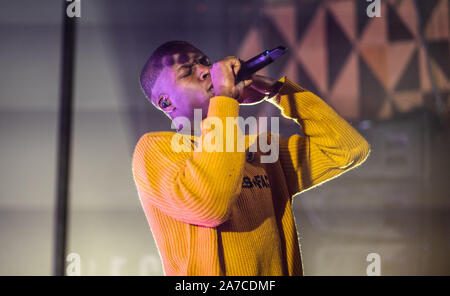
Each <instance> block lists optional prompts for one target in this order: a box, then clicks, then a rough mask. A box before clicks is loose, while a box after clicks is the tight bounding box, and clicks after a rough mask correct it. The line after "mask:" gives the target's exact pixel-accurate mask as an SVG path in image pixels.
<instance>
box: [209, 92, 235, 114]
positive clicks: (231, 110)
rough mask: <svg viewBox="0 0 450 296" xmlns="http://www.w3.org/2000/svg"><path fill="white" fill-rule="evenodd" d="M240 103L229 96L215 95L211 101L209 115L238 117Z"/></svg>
mask: <svg viewBox="0 0 450 296" xmlns="http://www.w3.org/2000/svg"><path fill="white" fill-rule="evenodd" d="M238 116H239V103H238V101H237V100H235V99H233V98H229V97H222V96H218V97H214V98H212V99H211V100H210V101H209V108H208V117H221V118H224V117H233V118H234V117H238Z"/></svg>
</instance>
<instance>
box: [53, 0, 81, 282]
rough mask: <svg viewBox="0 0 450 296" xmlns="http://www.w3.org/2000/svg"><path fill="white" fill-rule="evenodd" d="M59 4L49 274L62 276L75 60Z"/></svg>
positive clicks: (70, 22)
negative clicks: (59, 51)
mask: <svg viewBox="0 0 450 296" xmlns="http://www.w3.org/2000/svg"><path fill="white" fill-rule="evenodd" d="M68 3H69V4H70V2H66V1H65V0H64V1H63V5H62V6H63V19H64V21H63V30H62V31H63V32H62V59H61V77H60V98H59V120H58V156H57V157H58V159H57V166H58V167H57V177H56V178H57V199H56V206H55V220H54V223H55V226H54V227H55V229H54V230H55V232H54V235H55V236H54V262H53V275H57V276H63V275H64V269H65V257H66V242H67V211H68V193H69V172H70V145H71V134H72V105H73V104H72V100H73V80H74V79H73V77H74V64H75V61H74V58H75V23H76V17H72V18H70V17H68V16H67V14H66V7H67V4H68Z"/></svg>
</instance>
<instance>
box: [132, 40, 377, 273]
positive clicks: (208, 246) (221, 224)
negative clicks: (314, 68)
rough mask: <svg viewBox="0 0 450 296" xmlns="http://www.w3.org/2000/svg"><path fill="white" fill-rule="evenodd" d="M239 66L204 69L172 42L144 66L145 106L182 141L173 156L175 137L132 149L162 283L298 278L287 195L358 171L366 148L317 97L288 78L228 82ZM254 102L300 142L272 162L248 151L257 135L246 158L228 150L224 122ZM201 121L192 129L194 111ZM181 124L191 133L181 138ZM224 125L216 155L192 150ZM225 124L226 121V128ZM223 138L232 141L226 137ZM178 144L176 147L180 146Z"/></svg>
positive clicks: (282, 145)
mask: <svg viewBox="0 0 450 296" xmlns="http://www.w3.org/2000/svg"><path fill="white" fill-rule="evenodd" d="M240 65H241V63H240V60H239V59H238V58H236V57H227V58H225V59H223V60H220V61H218V62H216V63H214V64H211V63H210V61H209V59H208V57H207V56H206V55H205V54H204V53H203V52H201V51H200V50H199V49H197V48H196V47H194V46H193V45H191V44H189V43H187V42H183V41H171V42H167V43H165V44H163V45H161V46H160V47H158V48H157V49H156V50H155V51H154V52H153V54H152V55H151V56H150V58H149V60H148V61H147V63H146V64H145V66H144V68H143V70H142V73H141V76H140V82H141V87H142V90H143V91H144V93H145V95H146V96H147V98H148V99H149V100H150V101H151V102H152V103H153V104H154V105H155V106H156V107H157V108H158V109H160V110H161V111H162V112H164V113H165V114H166V115H167V116H169V117H170V118H171V119H172V120H173V125H174V126H175V128H177V129H178V130H182V131H183V132H184V134H185V136H184V137H188V138H189V141H186V142H188V143H189V145H191V148H192V149H191V150H189V149H185V150H182V151H176V150H177V149H174V142H177V145H178V144H179V142H178V140H175V141H174V139H177V138H174V137H175V136H176V135H179V133H176V132H169V131H167V132H152V133H147V134H144V135H143V136H142V137H141V138H140V140H139V141H138V143H137V145H136V148H135V152H134V155H133V162H132V167H133V176H134V180H135V183H136V186H137V189H138V193H139V198H140V200H141V203H142V207H143V209H144V211H145V215H146V217H147V219H148V222H149V225H150V227H151V230H152V233H153V236H154V238H155V241H156V243H157V245H158V249H159V252H160V255H161V258H162V262H163V266H164V273H165V274H166V275H241V276H242V275H249V276H258V275H263V276H265V275H267V276H269V275H271V276H276V275H291V276H294V275H295V276H296V275H303V267H302V261H301V254H300V246H299V241H298V236H297V230H296V225H295V221H294V216H293V212H292V201H293V197H294V195H296V194H297V193H300V192H303V191H305V190H307V189H310V188H312V187H315V186H317V185H319V184H321V183H324V182H325V181H327V180H330V179H332V178H335V177H337V176H339V175H341V174H342V173H344V172H346V171H348V170H350V169H352V168H355V167H356V166H358V165H360V164H361V163H362V162H364V160H365V159H366V158H367V156H368V154H369V150H370V149H369V144H368V143H367V141H366V140H365V139H364V138H363V137H362V136H361V135H360V134H359V133H358V132H357V131H356V130H355V129H354V128H353V127H352V126H351V125H350V124H349V123H347V122H346V121H345V120H344V119H343V118H342V117H340V116H339V115H338V114H337V113H336V112H335V111H334V110H333V109H332V108H331V107H329V106H328V105H327V104H326V103H325V102H323V101H322V100H321V99H320V98H318V97H317V96H315V95H314V94H313V93H311V92H309V91H308V90H306V89H303V88H302V87H300V86H298V85H297V84H295V83H294V82H292V81H290V80H289V79H288V78H286V77H283V78H281V79H280V80H279V81H276V80H272V79H270V78H268V77H262V76H258V75H254V76H253V77H252V79H250V80H246V81H242V82H239V83H236V79H235V77H236V74H237V73H238V71H239V69H240ZM263 100H267V101H269V102H270V103H272V104H274V105H276V106H277V107H278V108H279V109H280V110H281V113H282V115H283V116H285V117H287V118H290V119H292V120H294V121H295V122H296V123H298V124H299V125H300V126H301V128H302V132H303V135H298V134H296V135H293V136H291V137H289V138H286V139H283V138H277V142H278V143H279V144H278V147H277V148H278V149H279V157H278V159H277V160H276V161H275V162H264V161H262V157H263V156H264V154H265V153H266V152H264V151H262V149H259V148H258V150H257V151H256V152H254V153H252V152H251V151H249V150H250V149H249V148H251V147H250V146H252V147H253V145H252V144H253V143H255V141H256V142H258V138H259V137H261V136H262V134H258V135H256V136H253V137H252V136H251V135H248V136H245V149H241V150H240V149H237V148H236V146H234V148H236V149H227V148H226V147H225V146H226V145H227V142H228V144H229V143H230V141H231V143H232V144H233V145H234V144H235V142H236V141H237V138H238V137H239V135H242V134H240V133H242V132H241V131H240V129H239V128H238V127H237V126H238V124H237V123H236V122H237V121H234V122H235V124H234V125H231V126H230V125H227V124H226V121H227V118H228V119H230V118H231V119H235V118H236V117H238V116H239V105H240V104H254V103H257V102H260V101H263ZM195 109H197V110H199V111H201V114H202V117H201V119H202V120H201V122H200V127H199V130H200V131H201V132H200V133H198V134H195V133H192V132H191V131H192V130H194V129H195V128H196V127H198V125H199V123H198V122H195V120H194V117H195V116H194V110H195ZM179 118H185V119H186V118H187V119H188V120H189V121H190V122H191V124H190V128H189V129H187V128H186V126H184V125H186V120H185V121H184V125H183V123H182V122H183V121H180V120H178V119H179ZM213 118H214V119H215V120H216V123H217V120H218V121H219V123H223V124H222V126H223V133H222V134H223V135H222V136H220V137H223V138H221V139H215V140H214V141H216V142H215V143H216V144H217V143H219V145H223V147H220V148H223V149H216V150H213V151H210V150H208V149H195V148H196V147H198V146H199V145H200V146H201V144H202V143H204V141H205V140H206V139H207V138H208V140H210V137H208V133H210V132H211V130H212V128H213V125H206V124H204V123H205V122H206V121H208V120H209V119H213ZM231 122H233V121H231ZM230 135H231V136H230ZM186 142H184V143H186Z"/></svg>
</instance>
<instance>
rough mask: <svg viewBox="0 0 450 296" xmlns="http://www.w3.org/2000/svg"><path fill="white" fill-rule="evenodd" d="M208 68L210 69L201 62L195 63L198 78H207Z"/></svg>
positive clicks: (208, 75)
mask: <svg viewBox="0 0 450 296" xmlns="http://www.w3.org/2000/svg"><path fill="white" fill-rule="evenodd" d="M209 69H211V67H209V66H205V65H202V64H198V65H197V72H198V78H199V79H200V80H206V79H208V78H209V77H210V74H209Z"/></svg>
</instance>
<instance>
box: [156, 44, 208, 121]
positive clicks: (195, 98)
mask: <svg viewBox="0 0 450 296" xmlns="http://www.w3.org/2000/svg"><path fill="white" fill-rule="evenodd" d="M163 65H164V68H163V70H162V71H161V73H160V75H159V77H158V79H157V80H156V83H155V86H154V88H153V94H154V95H155V96H156V102H157V103H158V105H159V106H160V107H161V109H163V111H165V112H167V113H168V114H169V115H170V117H172V118H175V117H178V116H184V117H187V118H189V119H190V120H191V121H192V120H193V119H194V109H201V110H202V116H203V118H205V117H206V115H207V112H208V106H209V100H210V99H211V98H212V97H213V96H214V90H213V87H212V81H211V75H210V73H209V70H210V68H211V62H210V60H209V58H208V57H207V56H206V55H205V54H203V53H202V52H201V51H200V50H194V51H189V52H186V53H182V54H179V53H177V54H174V55H169V56H165V57H164V58H163ZM162 99H166V101H168V102H169V104H170V105H169V107H166V108H164V107H163V106H161V100H162Z"/></svg>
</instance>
